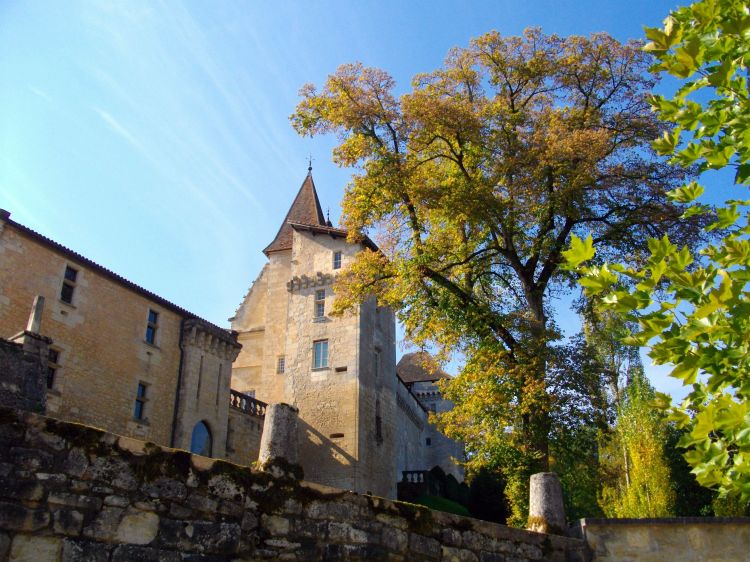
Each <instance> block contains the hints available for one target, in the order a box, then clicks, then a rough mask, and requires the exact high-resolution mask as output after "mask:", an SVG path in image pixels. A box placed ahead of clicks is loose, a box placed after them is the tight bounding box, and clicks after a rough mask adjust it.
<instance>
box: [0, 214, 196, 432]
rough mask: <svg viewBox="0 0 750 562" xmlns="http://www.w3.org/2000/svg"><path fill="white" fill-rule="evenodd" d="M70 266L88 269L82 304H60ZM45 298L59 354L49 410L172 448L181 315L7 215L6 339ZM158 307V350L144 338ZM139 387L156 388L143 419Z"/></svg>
mask: <svg viewBox="0 0 750 562" xmlns="http://www.w3.org/2000/svg"><path fill="white" fill-rule="evenodd" d="M67 266H70V267H72V268H74V269H75V270H76V271H77V272H78V275H77V278H76V285H75V289H74V291H73V298H72V303H66V302H63V301H62V300H60V298H59V297H60V290H61V287H62V282H63V278H64V274H65V268H66V267H67ZM37 295H41V296H43V297H45V306H44V312H43V314H42V321H41V329H40V333H42V334H43V335H44V336H48V337H49V338H51V339H52V341H53V342H54V344H53V348H54V349H56V350H57V351H58V354H59V360H58V363H59V367H58V368H57V371H56V373H55V377H54V382H53V385H52V388H51V389H50V391H49V392H48V394H47V413H48V414H49V415H52V416H55V417H60V418H64V419H68V420H73V421H77V422H82V423H86V424H91V425H96V426H98V427H102V428H104V429H106V430H108V431H114V432H117V433H124V434H127V435H129V436H132V437H136V438H139V439H147V440H151V441H155V442H158V443H164V444H168V443H169V442H170V437H171V435H170V434H171V429H172V418H173V414H174V411H173V404H174V395H175V390H176V380H177V371H178V368H179V360H180V349H179V338H180V322H181V317H180V315H179V314H177V313H175V312H174V311H173V310H170V309H168V308H166V307H164V306H162V305H161V304H158V303H156V302H154V300H152V299H149V298H147V297H146V296H145V295H144V294H142V293H138V292H136V291H134V290H131V289H129V288H127V287H125V286H124V285H122V284H120V283H118V282H114V281H113V280H112V278H111V276H110V275H108V274H106V273H105V272H104V271H102V270H101V269H100V268H96V267H94V266H93V265H91V264H90V263H89V262H88V261H87V260H85V258H83V257H82V256H78V257H76V256H75V255H74V254H73V253H72V252H69V251H68V252H67V253H66V252H65V251H64V250H62V249H60V248H58V247H57V246H55V244H54V243H53V242H52V241H47V240H45V239H43V238H41V237H39V236H38V235H36V236H35V235H33V234H32V233H29V232H27V231H26V230H24V229H22V228H21V227H20V226H17V225H15V224H14V223H13V222H12V221H10V220H9V219H7V218H6V219H5V222H4V226H3V228H2V231H1V233H0V337H5V338H8V337H10V336H12V335H13V334H16V333H18V332H20V331H21V330H23V329H24V327H25V326H26V322H27V319H28V317H29V311H30V310H31V306H32V303H33V302H34V298H35V297H36V296H37ZM150 309H152V310H154V311H156V312H158V313H159V323H158V324H159V326H158V330H157V336H156V344H157V345H150V344H148V343H146V342H145V341H144V337H145V331H146V324H147V320H148V311H149V310H150ZM139 382H141V383H144V384H145V385H146V387H147V390H146V402H145V408H144V416H143V417H144V419H142V420H135V419H134V418H133V408H134V401H135V395H136V389H137V386H138V383H139ZM157 404H158V406H157Z"/></svg>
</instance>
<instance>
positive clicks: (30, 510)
mask: <svg viewBox="0 0 750 562" xmlns="http://www.w3.org/2000/svg"><path fill="white" fill-rule="evenodd" d="M0 459H1V460H0V561H5V560H16V561H23V560H28V561H33V562H47V561H59V560H64V561H100V560H101V561H111V562H120V561H157V560H158V561H167V562H171V561H174V562H177V561H182V560H190V561H195V562H197V561H206V562H218V561H223V560H226V561H229V560H234V561H240V560H259V559H268V560H321V559H326V560H451V561H452V560H455V561H477V562H479V561H482V562H490V561H492V562H506V561H507V562H510V561H511V560H513V561H519V562H521V561H531V560H553V561H554V560H559V561H564V560H583V559H584V558H583V556H584V547H583V542H582V541H580V540H577V539H571V538H564V537H555V536H551V535H543V534H537V533H531V532H527V531H521V530H517V529H509V528H507V527H503V526H500V525H494V524H489V523H483V522H479V521H475V520H472V519H468V518H462V517H457V516H453V515H448V514H442V513H437V512H431V511H429V510H427V509H425V508H421V507H417V506H414V505H410V504H404V503H399V502H392V501H388V500H383V499H381V498H376V497H372V496H361V495H357V494H354V493H351V492H342V491H340V490H335V489H331V488H323V487H321V486H316V485H312V484H307V483H304V482H300V481H299V480H297V479H296V476H299V473H298V470H299V469H297V468H295V467H292V466H283V465H281V464H276V465H273V466H272V467H271V472H270V473H268V472H256V471H253V470H251V469H250V468H247V467H241V466H238V465H234V464H231V463H228V462H225V461H220V460H213V459H208V458H205V457H199V456H195V455H190V454H189V453H187V452H185V451H178V450H172V449H165V448H161V447H158V446H156V445H153V444H150V443H144V442H142V441H137V440H135V439H132V438H129V437H120V436H117V435H113V434H108V433H104V432H102V431H100V430H97V429H93V428H90V427H87V426H83V425H77V424H73V423H66V422H61V421H58V420H54V419H51V418H46V417H43V416H40V415H37V414H30V413H20V412H18V411H16V410H9V409H0Z"/></svg>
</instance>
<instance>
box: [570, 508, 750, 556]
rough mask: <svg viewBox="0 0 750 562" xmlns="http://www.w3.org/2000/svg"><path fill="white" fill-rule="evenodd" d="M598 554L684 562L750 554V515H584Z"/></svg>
mask: <svg viewBox="0 0 750 562" xmlns="http://www.w3.org/2000/svg"><path fill="white" fill-rule="evenodd" d="M581 531H582V535H583V537H584V538H585V539H586V541H587V542H588V544H589V546H590V548H591V550H592V553H593V556H594V560H597V561H601V562H627V561H630V560H638V561H639V562H663V561H666V560H679V561H680V562H703V561H704V560H714V561H717V562H719V561H721V562H724V561H727V562H728V561H730V560H732V561H740V560H750V552H748V547H750V518H748V517H672V518H664V519H583V520H581Z"/></svg>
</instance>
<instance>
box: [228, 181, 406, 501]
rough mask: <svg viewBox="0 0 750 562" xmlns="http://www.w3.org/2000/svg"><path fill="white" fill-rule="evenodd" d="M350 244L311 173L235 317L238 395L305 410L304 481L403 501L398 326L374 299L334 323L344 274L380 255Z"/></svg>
mask: <svg viewBox="0 0 750 562" xmlns="http://www.w3.org/2000/svg"><path fill="white" fill-rule="evenodd" d="M346 236H347V232H346V231H345V230H341V229H338V228H334V227H333V226H332V225H331V224H330V222H327V221H326V220H325V218H324V216H323V212H322V209H321V207H320V201H319V200H318V195H317V193H316V191H315V184H314V182H313V178H312V173H311V170H308V174H307V177H305V179H304V181H303V182H302V186H301V187H300V190H299V193H298V194H297V196H296V198H295V199H294V202H293V203H292V206H291V208H290V209H289V212H288V213H287V215H286V217H285V218H284V221H283V222H282V224H281V227H280V228H279V231H278V233H277V234H276V237H275V238H274V239H273V241H272V242H271V243H270V244H269V245H268V246H267V247H266V248H265V250H264V253H265V254H266V257H267V258H268V263H267V264H266V265H265V266H264V267H263V270H262V271H261V272H260V275H259V276H258V278H257V279H256V280H255V282H254V283H253V285H252V286H251V287H250V289H249V291H248V292H247V294H246V295H245V298H244V300H243V302H242V304H241V305H240V307H239V308H238V309H237V312H236V314H235V316H234V318H232V319H231V322H232V330H236V331H237V332H238V334H239V335H238V341H239V343H241V344H242V346H243V347H242V351H241V352H240V355H239V356H238V358H237V360H236V361H235V363H234V366H233V370H232V387H233V388H236V389H238V390H240V391H243V392H246V393H253V392H254V393H255V397H256V398H258V399H259V400H262V401H264V402H268V403H277V402H286V403H289V404H292V405H294V406H296V407H297V408H299V416H300V436H299V437H300V458H301V462H302V465H303V468H304V470H305V479H307V480H310V481H313V482H318V483H320V484H326V485H329V486H334V487H337V488H343V489H348V490H355V491H357V492H371V493H373V494H376V495H380V496H385V497H395V483H396V472H395V445H394V442H395V433H396V429H395V426H396V414H397V412H396V385H397V382H396V349H395V318H394V315H393V311H392V310H390V309H389V308H385V307H379V306H377V304H376V302H375V301H374V300H371V301H368V302H366V303H364V304H362V305H360V306H359V307H358V309H357V310H355V311H353V312H350V313H347V314H345V315H343V316H335V317H334V316H331V315H330V311H331V310H332V306H333V300H334V298H335V297H334V294H333V282H334V280H335V278H336V276H337V275H338V274H339V273H340V272H341V271H342V270H343V269H345V268H346V267H347V265H348V264H349V263H350V262H351V260H353V259H354V256H355V255H356V254H357V253H358V252H361V251H378V250H377V248H376V246H375V245H374V244H373V243H372V242H371V241H370V240H369V239H367V238H365V239H364V240H363V241H362V242H361V243H349V242H347V240H346Z"/></svg>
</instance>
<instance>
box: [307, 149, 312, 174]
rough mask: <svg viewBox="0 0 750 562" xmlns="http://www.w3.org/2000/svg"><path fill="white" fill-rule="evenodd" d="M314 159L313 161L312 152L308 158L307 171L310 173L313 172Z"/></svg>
mask: <svg viewBox="0 0 750 562" xmlns="http://www.w3.org/2000/svg"><path fill="white" fill-rule="evenodd" d="M312 161H313V157H312V154H310V155H309V156H308V158H307V173H308V174H309V173H312Z"/></svg>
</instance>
